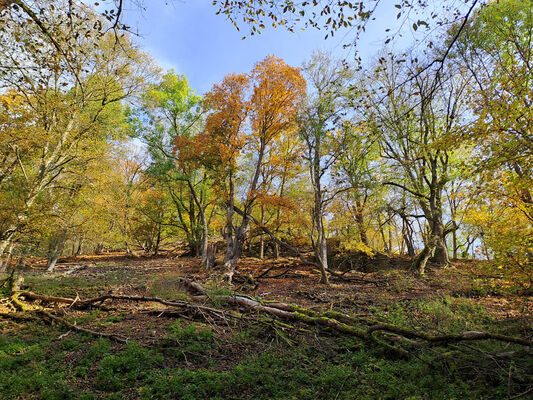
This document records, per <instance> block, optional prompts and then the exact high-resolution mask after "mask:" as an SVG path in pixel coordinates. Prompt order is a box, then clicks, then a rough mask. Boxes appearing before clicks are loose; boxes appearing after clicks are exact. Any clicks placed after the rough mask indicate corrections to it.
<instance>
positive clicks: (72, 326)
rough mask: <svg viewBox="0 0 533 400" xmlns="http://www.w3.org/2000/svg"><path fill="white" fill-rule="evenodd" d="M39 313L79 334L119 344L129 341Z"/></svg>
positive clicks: (125, 338) (47, 313)
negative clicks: (86, 334)
mask: <svg viewBox="0 0 533 400" xmlns="http://www.w3.org/2000/svg"><path fill="white" fill-rule="evenodd" d="M37 313H38V314H41V315H43V316H44V317H46V318H48V319H50V320H52V321H55V322H57V323H59V324H61V325H64V326H67V327H68V328H70V329H73V330H75V331H77V332H83V333H88V334H89V335H93V336H96V337H105V338H108V339H111V340H114V341H115V342H119V343H128V340H129V339H128V338H127V337H124V336H120V335H115V334H112V333H105V332H98V331H93V330H91V329H87V328H82V327H81V326H78V325H75V324H72V323H70V322H68V321H67V320H65V319H63V318H60V317H57V316H55V315H53V314H50V313H49V312H47V311H45V310H37Z"/></svg>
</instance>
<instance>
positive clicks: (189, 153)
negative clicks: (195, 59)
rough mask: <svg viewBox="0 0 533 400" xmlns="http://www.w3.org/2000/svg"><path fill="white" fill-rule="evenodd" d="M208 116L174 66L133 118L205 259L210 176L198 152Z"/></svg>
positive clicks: (194, 247) (192, 243)
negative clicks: (176, 72)
mask: <svg viewBox="0 0 533 400" xmlns="http://www.w3.org/2000/svg"><path fill="white" fill-rule="evenodd" d="M202 115H203V110H202V99H201V98H200V96H197V95H196V94H195V93H194V91H193V90H192V89H191V87H190V86H189V83H188V82H187V79H186V78H185V76H183V75H176V74H175V73H174V72H172V71H171V72H168V73H166V74H165V75H163V76H162V77H161V80H160V82H158V83H155V84H153V85H152V87H151V88H150V89H149V90H148V91H147V92H146V94H145V95H144V96H143V105H142V107H141V108H139V109H137V110H136V111H134V112H133V113H132V117H131V121H132V126H133V127H134V130H135V131H136V132H137V133H138V134H139V135H140V136H141V138H142V139H143V141H144V142H145V143H146V144H147V145H148V151H149V153H150V156H151V163H150V165H149V167H148V170H147V173H148V174H149V175H150V176H152V177H153V178H154V179H156V180H158V181H159V182H160V183H161V184H162V185H163V187H164V188H165V189H166V191H167V194H168V195H169V196H170V198H171V200H172V203H173V204H174V205H175V211H176V219H177V224H178V227H179V228H180V229H181V230H182V231H183V232H184V233H185V235H186V237H187V242H188V244H189V247H190V251H191V253H192V254H195V255H201V257H202V262H205V260H206V255H207V244H208V240H209V231H208V221H207V216H206V208H207V206H208V202H207V198H206V191H207V179H206V178H207V177H206V175H205V171H204V170H203V169H202V166H201V165H200V164H199V163H198V162H196V161H197V160H195V157H194V155H195V154H196V152H195V150H194V149H195V148H196V149H198V147H197V142H199V141H201V137H200V136H198V135H199V133H200V132H201V130H202V128H203V122H204V121H203V118H202Z"/></svg>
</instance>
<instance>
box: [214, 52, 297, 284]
mask: <svg viewBox="0 0 533 400" xmlns="http://www.w3.org/2000/svg"><path fill="white" fill-rule="evenodd" d="M304 93H305V81H304V79H303V78H302V76H301V74H300V71H299V70H298V69H297V68H294V67H291V66H289V65H287V64H285V63H284V62H283V61H282V60H281V59H278V58H276V57H273V56H269V57H267V58H266V59H265V60H263V61H262V62H260V63H258V64H257V65H256V66H255V68H254V69H253V70H252V71H251V72H250V74H249V75H247V76H246V75H230V76H228V77H226V78H225V79H224V81H223V82H222V84H220V85H216V86H215V87H214V88H213V90H212V91H211V93H210V94H209V95H208V96H206V97H207V102H208V104H209V106H210V107H211V109H212V113H211V114H210V115H209V116H208V118H207V125H206V132H207V134H208V135H209V137H210V138H211V142H212V143H214V142H215V141H218V140H219V138H220V137H224V138H225V139H226V144H224V145H222V146H221V147H219V149H220V154H221V157H220V159H219V160H220V161H222V168H223V169H224V170H225V174H224V176H225V177H226V178H227V180H226V181H225V182H226V183H227V184H226V185H225V189H226V193H225V196H224V197H225V198H226V201H227V204H226V206H227V208H226V209H227V213H226V214H227V216H226V228H225V236H226V241H227V249H226V256H225V261H224V262H225V265H226V267H227V268H228V269H229V271H230V276H231V274H232V271H233V268H234V266H235V264H236V263H237V261H238V260H239V258H240V256H241V252H242V248H243V244H244V241H245V239H246V237H247V231H248V227H249V221H250V217H251V213H252V210H253V208H254V205H255V204H256V203H257V199H258V195H259V194H260V193H264V189H265V187H266V186H267V181H266V180H265V175H264V174H263V177H262V173H263V172H264V171H265V159H266V158H267V157H268V155H269V154H270V153H271V151H272V146H273V144H274V142H275V140H276V138H278V137H280V135H281V134H282V133H285V134H290V133H291V132H293V133H294V134H295V128H296V119H295V117H296V112H297V108H298V104H299V102H300V101H301V99H302V98H303V96H304ZM210 148H214V147H213V145H211V146H210ZM243 151H247V152H248V154H250V160H251V173H252V176H251V177H250V178H248V179H246V181H245V182H246V186H245V188H244V189H243V193H244V196H243V199H242V201H241V202H242V210H241V215H240V216H239V217H240V222H238V223H237V224H236V225H235V224H234V221H233V219H234V212H235V206H236V201H235V197H236V193H235V181H234V180H235V178H236V173H237V170H236V166H237V162H238V159H239V156H242V155H243ZM224 163H227V164H226V165H225V164H224Z"/></svg>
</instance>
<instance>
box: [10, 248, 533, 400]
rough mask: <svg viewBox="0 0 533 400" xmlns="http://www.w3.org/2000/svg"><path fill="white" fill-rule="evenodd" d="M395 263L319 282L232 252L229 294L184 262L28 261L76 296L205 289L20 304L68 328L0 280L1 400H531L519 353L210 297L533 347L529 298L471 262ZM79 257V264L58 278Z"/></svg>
mask: <svg viewBox="0 0 533 400" xmlns="http://www.w3.org/2000/svg"><path fill="white" fill-rule="evenodd" d="M405 261H406V260H405V259H402V258H400V257H397V258H393V259H390V260H389V262H388V266H387V267H386V268H381V269H380V270H377V271H374V272H370V273H362V272H350V273H347V274H345V275H343V278H342V279H340V278H338V277H337V278H336V277H332V279H331V285H329V286H325V285H322V284H319V283H318V279H319V274H318V271H316V270H315V269H314V267H312V266H309V265H304V264H302V263H301V262H300V261H299V260H296V259H287V258H283V259H279V260H265V261H263V260H259V259H255V258H245V259H243V260H242V261H241V263H240V264H239V266H238V274H237V275H236V277H235V279H234V285H233V286H232V287H229V286H228V285H227V283H226V282H225V281H224V277H223V273H224V271H222V270H220V269H217V268H215V269H213V270H210V271H207V270H205V269H204V268H202V267H200V265H199V261H198V259H193V258H184V257H174V256H172V257H171V256H158V257H142V256H141V257H135V258H130V257H127V256H126V255H125V254H119V253H113V254H105V255H100V256H80V257H77V258H65V259H62V260H61V261H60V263H59V264H58V266H57V269H56V271H55V272H54V273H53V274H46V273H44V261H43V260H39V259H32V260H30V268H29V269H28V270H27V271H24V272H23V273H22V274H23V275H24V277H25V281H24V286H23V288H22V289H23V290H28V291H31V292H33V293H39V294H44V295H49V296H62V297H68V298H71V299H76V301H82V300H84V299H89V298H94V297H97V296H100V295H104V294H110V293H112V294H115V295H126V296H134V297H136V298H142V297H144V298H146V297H157V298H160V299H167V300H175V301H181V302H189V301H190V299H191V297H190V293H188V291H187V290H186V287H184V285H183V278H187V279H189V280H192V281H194V282H198V283H200V284H202V285H203V286H204V287H205V288H206V290H207V296H205V298H204V299H203V300H202V301H201V304H202V305H203V306H204V307H205V312H204V311H202V308H194V309H192V310H190V309H189V310H188V312H183V310H182V311H180V312H178V311H176V310H169V307H168V306H166V305H164V304H161V303H157V302H152V301H142V302H140V301H134V300H131V301H130V300H127V299H122V300H111V301H106V302H105V303H104V304H100V306H99V307H96V304H95V305H94V307H91V308H89V309H76V307H72V306H65V305H63V306H60V305H58V304H42V305H40V304H39V303H38V302H36V303H35V304H33V303H32V307H34V308H35V309H37V308H39V307H41V306H46V310H47V312H49V313H52V314H53V315H55V316H58V317H59V318H61V320H64V321H67V323H69V324H72V326H75V327H82V328H84V329H88V330H90V331H92V332H93V333H83V332H79V331H78V330H77V329H74V328H72V327H69V326H68V325H65V324H62V323H58V322H57V321H55V322H54V321H52V322H51V321H50V320H49V319H47V318H42V317H40V316H38V315H36V313H31V312H29V313H27V314H28V316H27V317H22V316H21V314H22V313H13V312H12V311H13V310H10V309H8V300H9V295H10V293H8V291H7V289H6V288H4V289H0V290H3V292H0V333H1V336H0V371H1V373H0V399H31V398H35V399H71V398H72V399H100V398H102V399H103V398H106V399H107V398H110V399H137V398H141V399H152V398H156V399H169V398H176V399H412V400H414V399H515V398H522V399H527V398H533V385H532V383H531V382H533V350H532V348H531V347H527V346H526V347H524V346H521V345H517V344H511V343H507V342H505V341H502V342H499V341H492V340H479V341H465V342H463V341H457V342H455V343H450V344H442V343H441V344H437V345H435V346H427V347H424V349H423V350H416V351H414V352H413V353H412V357H409V358H404V357H399V356H398V355H396V354H391V353H390V351H389V350H388V349H387V348H383V347H380V346H377V345H371V344H369V343H366V342H364V341H362V340H359V339H358V338H356V337H353V336H350V335H349V334H341V333H339V332H336V331H334V330H332V329H330V327H328V326H321V325H320V324H309V323H307V324H304V323H302V322H300V321H291V322H287V321H280V320H278V319H276V318H270V317H271V316H270V317H266V316H265V315H263V314H261V313H259V312H257V311H250V310H245V309H243V308H242V307H238V306H235V305H233V306H232V305H229V304H226V303H225V302H224V301H221V300H219V299H220V298H222V297H223V296H228V295H231V294H232V293H234V292H238V293H241V294H245V295H249V296H250V297H251V298H252V297H253V298H255V299H258V298H260V299H263V300H265V301H266V300H268V301H279V302H283V303H290V304H297V305H298V306H300V307H305V308H306V309H308V310H312V311H316V312H328V311H335V312H341V313H343V314H347V315H350V316H351V317H352V318H354V320H355V319H357V318H360V319H361V320H365V321H368V320H369V319H371V320H372V321H374V322H375V323H376V324H377V323H380V324H391V325H394V326H396V327H400V328H402V329H406V330H407V329H409V330H414V331H424V332H431V333H432V334H457V333H460V332H464V331H482V332H491V333H495V334H501V335H507V336H513V337H520V338H522V339H526V340H529V341H531V340H533V297H531V296H529V297H528V296H524V295H521V294H520V293H518V292H516V291H515V290H514V289H513V285H512V283H510V282H508V281H506V280H504V279H503V278H502V277H501V276H499V275H498V273H495V272H494V271H491V270H489V269H487V268H486V267H485V266H484V264H483V263H481V262H468V261H463V262H456V263H454V264H453V265H452V266H449V267H447V268H445V269H438V270H437V269H432V270H430V271H429V272H428V274H427V276H425V277H417V276H416V275H414V274H413V273H412V272H410V271H408V270H405V269H404V268H403V267H402V266H404V265H406V262H405ZM79 265H86V267H85V268H83V269H80V270H78V271H75V272H73V273H70V274H68V273H67V272H68V271H70V270H71V269H72V268H73V267H75V266H79ZM6 278H7V275H5V276H4V275H0V282H1V281H2V280H5V279H6ZM78 299H80V300H78ZM102 303H103V302H102ZM216 310H220V313H218V312H216ZM222 310H224V311H222ZM228 310H229V311H228ZM226 311H228V312H226ZM310 312H311V311H310ZM15 314H16V315H18V316H19V317H20V318H18V319H16V318H13V317H12V316H13V315H15ZM95 333H102V334H103V335H102V336H104V335H107V336H108V337H100V338H99V337H98V335H97V334H95ZM113 335H114V336H113ZM116 338H125V339H127V340H125V341H126V343H121V341H119V340H115V339H116ZM405 340H406V341H407V339H405ZM411 342H414V341H413V340H411ZM406 343H407V342H406ZM408 344H409V343H408Z"/></svg>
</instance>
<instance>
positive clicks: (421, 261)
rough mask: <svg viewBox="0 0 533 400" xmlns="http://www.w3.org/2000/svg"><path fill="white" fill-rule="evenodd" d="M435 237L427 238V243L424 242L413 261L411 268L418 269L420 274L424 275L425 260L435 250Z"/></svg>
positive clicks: (426, 260)
mask: <svg viewBox="0 0 533 400" xmlns="http://www.w3.org/2000/svg"><path fill="white" fill-rule="evenodd" d="M435 239H436V238H435V237H431V238H430V239H429V240H428V243H426V245H425V246H424V249H423V250H422V251H421V252H420V254H419V255H418V256H417V257H416V258H415V260H414V261H413V266H412V268H413V269H414V270H416V271H418V273H419V274H420V275H424V274H425V273H426V265H427V262H428V260H429V259H430V258H431V255H432V254H433V253H434V251H435Z"/></svg>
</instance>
